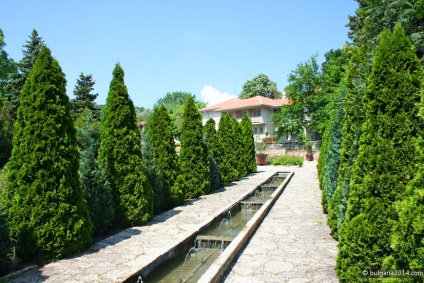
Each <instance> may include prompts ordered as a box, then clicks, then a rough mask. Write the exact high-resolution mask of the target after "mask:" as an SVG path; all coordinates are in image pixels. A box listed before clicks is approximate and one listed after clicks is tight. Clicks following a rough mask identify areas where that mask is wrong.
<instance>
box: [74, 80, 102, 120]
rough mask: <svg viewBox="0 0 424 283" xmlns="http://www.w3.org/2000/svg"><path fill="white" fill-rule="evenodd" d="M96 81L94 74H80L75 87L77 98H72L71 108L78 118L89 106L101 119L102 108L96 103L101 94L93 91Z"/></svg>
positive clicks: (95, 115)
mask: <svg viewBox="0 0 424 283" xmlns="http://www.w3.org/2000/svg"><path fill="white" fill-rule="evenodd" d="M95 83H96V82H95V81H94V80H93V75H92V74H89V75H84V73H81V74H80V76H79V78H78V79H77V83H76V85H75V89H74V95H75V96H76V98H75V99H74V100H71V110H72V114H73V116H74V118H77V117H78V115H79V114H81V113H82V112H84V109H86V108H87V109H89V110H90V111H91V112H92V113H93V115H94V117H95V118H97V119H100V109H99V108H97V107H96V104H95V103H94V100H96V98H97V96H98V95H99V94H98V93H92V91H93V90H94V84H95Z"/></svg>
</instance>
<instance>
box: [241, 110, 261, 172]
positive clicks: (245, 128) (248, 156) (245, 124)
mask: <svg viewBox="0 0 424 283" xmlns="http://www.w3.org/2000/svg"><path fill="white" fill-rule="evenodd" d="M240 127H241V134H242V138H241V139H242V140H241V143H242V153H241V156H242V162H243V164H244V170H245V171H243V172H242V175H243V176H246V175H249V174H250V173H255V172H256V170H257V165H256V159H255V139H254V138H253V126H252V120H250V118H249V116H247V114H244V115H243V118H242V119H241V123H240Z"/></svg>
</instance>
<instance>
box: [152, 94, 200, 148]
mask: <svg viewBox="0 0 424 283" xmlns="http://www.w3.org/2000/svg"><path fill="white" fill-rule="evenodd" d="M189 97H191V98H193V100H194V103H195V105H196V107H197V108H198V109H200V108H203V107H206V104H205V103H203V102H199V101H196V97H195V95H194V94H192V93H190V92H183V91H174V92H168V93H166V95H165V97H163V98H160V99H159V100H158V101H157V102H156V103H155V105H154V107H157V106H160V105H163V106H165V108H166V109H167V110H168V113H169V116H170V118H171V126H172V132H173V133H174V137H175V138H176V139H178V140H179V139H180V137H181V132H182V123H183V113H184V105H185V103H186V102H187V100H188V98H189Z"/></svg>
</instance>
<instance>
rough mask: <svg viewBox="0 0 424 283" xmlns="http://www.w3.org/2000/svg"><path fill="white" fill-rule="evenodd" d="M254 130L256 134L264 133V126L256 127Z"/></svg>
mask: <svg viewBox="0 0 424 283" xmlns="http://www.w3.org/2000/svg"><path fill="white" fill-rule="evenodd" d="M253 132H254V133H255V135H263V134H264V127H254V128H253Z"/></svg>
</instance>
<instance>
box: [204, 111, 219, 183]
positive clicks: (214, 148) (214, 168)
mask: <svg viewBox="0 0 424 283" xmlns="http://www.w3.org/2000/svg"><path fill="white" fill-rule="evenodd" d="M203 139H204V142H205V144H206V146H207V147H208V152H209V161H210V177H211V189H212V190H215V189H218V188H219V187H220V186H221V174H220V173H219V168H218V163H217V162H216V156H218V155H219V154H220V151H221V147H220V143H219V139H218V136H217V133H216V124H215V120H214V119H213V118H210V119H209V120H208V121H206V124H205V126H204V127H203Z"/></svg>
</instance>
